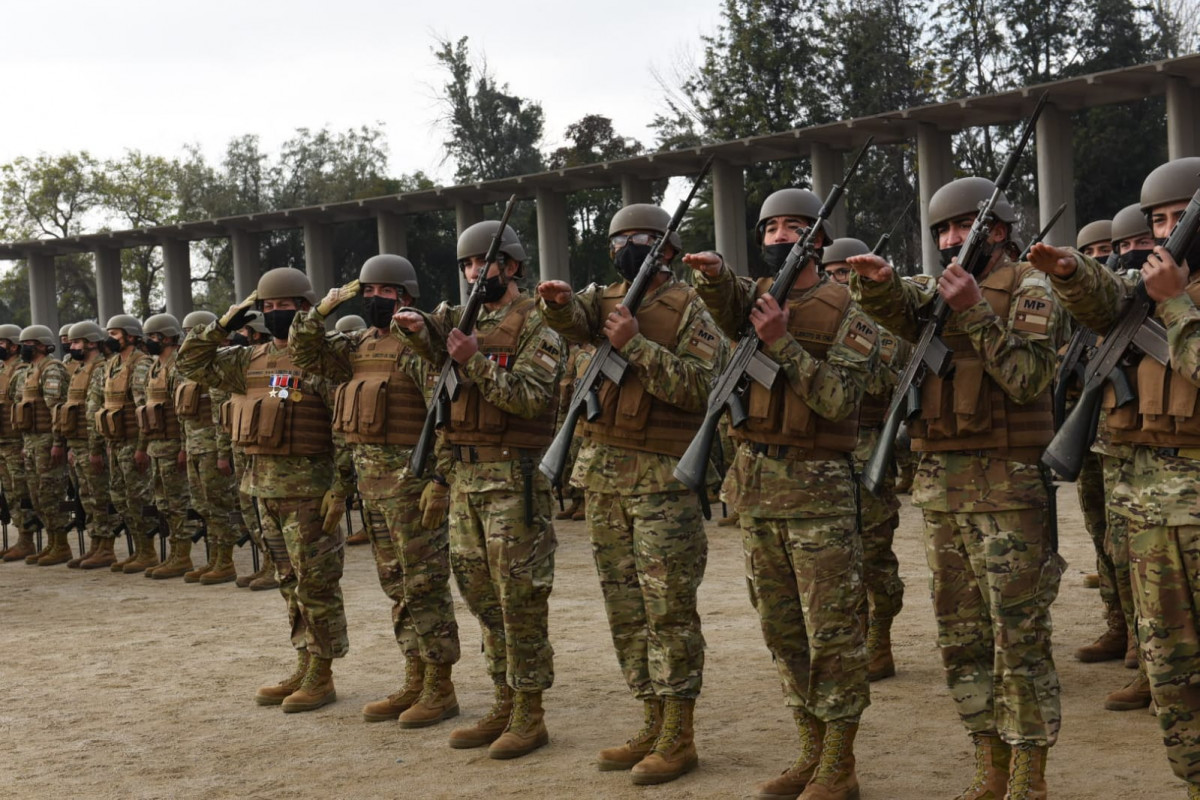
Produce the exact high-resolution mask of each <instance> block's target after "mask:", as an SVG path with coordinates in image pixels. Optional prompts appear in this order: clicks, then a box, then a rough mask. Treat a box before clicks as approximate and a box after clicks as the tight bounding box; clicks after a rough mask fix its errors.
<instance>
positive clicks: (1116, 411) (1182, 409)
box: [1102, 281, 1200, 447]
mask: <svg viewBox="0 0 1200 800" xmlns="http://www.w3.org/2000/svg"><path fill="white" fill-rule="evenodd" d="M1186 291H1187V293H1188V296H1189V297H1191V298H1192V302H1194V303H1198V304H1200V281H1197V282H1194V283H1192V284H1190V285H1189V286H1188V287H1187V290H1186ZM1124 369H1125V375H1126V377H1127V378H1128V379H1129V385H1130V386H1136V387H1137V399H1135V400H1134V401H1133V402H1131V403H1126V404H1125V405H1124V406H1121V407H1120V408H1117V398H1116V393H1115V392H1114V391H1113V388H1112V384H1105V386H1104V398H1103V401H1102V403H1103V407H1104V412H1105V421H1106V424H1107V425H1108V429H1109V430H1110V431H1111V432H1112V439H1113V442H1115V443H1120V444H1141V445H1151V446H1156V447H1200V408H1197V405H1196V398H1197V394H1198V392H1200V390H1198V389H1197V388H1196V385H1195V384H1193V383H1192V382H1191V381H1189V380H1188V379H1187V378H1185V377H1184V376H1183V375H1182V374H1181V373H1180V372H1179V371H1178V370H1175V369H1171V368H1170V367H1164V366H1163V365H1162V364H1159V363H1158V362H1157V361H1155V360H1154V359H1153V358H1148V357H1143V358H1142V359H1141V360H1140V361H1139V362H1138V363H1137V364H1135V365H1133V366H1130V367H1125V368H1124Z"/></svg>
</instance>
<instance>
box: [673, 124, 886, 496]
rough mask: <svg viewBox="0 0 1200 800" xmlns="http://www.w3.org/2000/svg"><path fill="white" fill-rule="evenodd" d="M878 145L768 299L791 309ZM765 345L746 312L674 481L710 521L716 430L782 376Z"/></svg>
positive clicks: (794, 252) (797, 247)
mask: <svg viewBox="0 0 1200 800" xmlns="http://www.w3.org/2000/svg"><path fill="white" fill-rule="evenodd" d="M873 141H874V137H871V138H870V139H867V143H866V144H864V145H863V147H862V149H861V150H859V151H858V155H856V156H855V157H854V161H853V162H851V164H850V167H849V169H847V170H846V174H845V175H844V176H843V177H842V182H841V183H840V184H834V185H833V188H832V189H830V190H829V195H828V196H827V197H826V198H825V202H824V203H823V204H822V205H821V210H820V211H819V212H818V213H817V218H816V219H815V220H813V223H812V225H810V226H809V227H808V230H806V231H805V232H804V235H803V236H801V237H800V238H799V239H798V240H797V241H796V243H795V244H794V245H792V249H791V251H790V252H788V256H787V259H786V260H785V261H784V262H783V266H782V267H780V268H779V272H778V273H776V275H775V280H774V281H773V282H772V283H771V288H770V289H769V290H768V292H767V293H768V294H770V295H771V297H773V298H775V300H776V302H778V303H779V305H780V306H783V305H784V304H786V303H787V296H788V293H790V292H791V291H792V285H793V284H794V283H795V282H796V278H798V277H799V276H800V272H801V271H802V270H803V269H804V268H805V266H807V264H808V262H809V261H810V260H812V259H814V258H815V257H816V246H815V245H814V243H813V240H814V239H816V236H817V233H818V232H820V231H821V229H822V226H823V224H824V222H825V220H827V219H829V216H830V215H831V214H832V213H833V211H834V209H835V208H837V204H838V202H839V201H840V200H841V199H842V194H843V193H844V192H845V191H846V189H845V187H846V186H847V185H848V184H849V183H850V180H851V179H852V178H853V177H854V173H855V172H856V171H857V170H858V164H859V162H860V161H862V157H863V154H864V153H866V152H867V150H868V149H869V148H870V147H871V144H872V142H873ZM885 244H886V243H885ZM761 345H762V340H760V339H759V338H758V333H757V332H755V330H754V326H753V325H752V324H750V315H749V312H747V315H746V319H744V320H742V326H741V332H740V333H739V336H738V343H737V346H736V347H735V348H734V351H733V354H732V355H731V356H730V358H729V363H728V364H726V365H725V370H724V371H723V372H722V373H721V374H720V375H719V376H718V377H717V380H716V382H715V383H714V384H713V388H712V391H710V392H709V393H708V407H707V409H706V410H705V412H704V422H702V423H701V424H700V430H698V431H697V432H696V435H695V437H693V438H692V442H691V444H689V445H688V448H687V450H685V451H684V453H683V455H682V456H680V458H679V463H678V464H676V465H675V472H674V474H675V477H676V478H677V479H678V480H679V481H680V482H681V483H683V484H684V485H685V486H687V487H688V488H689V489H691V490H692V491H693V492H695V493H696V494H698V495H700V497H701V505H702V507H703V510H704V518H705V519H709V518H710V512H709V508H708V498H707V496H706V493H705V490H706V487H705V482H704V478H705V475H706V473H707V471H708V457H709V453H711V452H712V448H713V441H714V440H715V439H716V437H717V425H719V424H720V422H721V417H722V416H723V415H724V414H725V411H726V409H728V410H729V422H730V424H731V425H733V427H735V428H740V427H741V426H742V424H743V423H745V421H746V409H745V406H744V404H743V403H742V397H743V395H744V394H745V393H746V391H747V390H748V389H749V386H750V381H752V380H753V381H755V382H756V383H759V384H761V385H762V386H764V387H766V388H767V389H770V388H771V386H772V384H774V383H775V376H776V375H777V374H778V372H779V364H777V363H776V362H775V361H773V360H772V359H770V358H768V357H767V356H765V355H763V354H762V353H761V352H760V350H759V348H760V347H761Z"/></svg>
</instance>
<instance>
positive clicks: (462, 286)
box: [454, 200, 483, 303]
mask: <svg viewBox="0 0 1200 800" xmlns="http://www.w3.org/2000/svg"><path fill="white" fill-rule="evenodd" d="M454 222H455V224H456V225H457V226H458V235H459V236H462V232H463V231H465V230H466V229H467V228H469V227H471V226H472V225H474V224H475V223H476V222H483V206H481V205H477V204H475V203H468V202H467V201H466V200H455V201H454ZM470 288H471V287H470V286H468V285H467V281H466V279H464V278H463V276H462V273H461V272H459V273H458V294H459V296H460V297H461V298H462V302H464V303H465V302H466V301H467V292H468V291H469V290H470Z"/></svg>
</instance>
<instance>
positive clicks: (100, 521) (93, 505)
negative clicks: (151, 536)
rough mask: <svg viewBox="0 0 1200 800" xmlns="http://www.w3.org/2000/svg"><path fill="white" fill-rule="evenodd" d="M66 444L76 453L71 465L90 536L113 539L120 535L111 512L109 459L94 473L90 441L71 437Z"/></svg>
mask: <svg viewBox="0 0 1200 800" xmlns="http://www.w3.org/2000/svg"><path fill="white" fill-rule="evenodd" d="M67 446H68V447H70V449H71V452H72V453H74V454H75V466H74V467H72V468H71V474H72V475H74V477H75V486H76V487H78V489H79V499H80V501H82V502H83V511H84V513H86V514H87V518H88V528H89V530H90V532H91V536H92V538H93V539H112V538H113V537H115V536H116V535H117V534H116V532H115V531H114V527H115V522H114V521H113V518H112V515H111V514H109V513H108V504H109V502H110V500H109V491H108V460H107V459H105V460H104V461H102V462H101V463H102V464H103V467H102V468H101V469H100V472H93V471H92V463H91V459H90V454H89V452H88V443H87V440H86V439H68V440H67Z"/></svg>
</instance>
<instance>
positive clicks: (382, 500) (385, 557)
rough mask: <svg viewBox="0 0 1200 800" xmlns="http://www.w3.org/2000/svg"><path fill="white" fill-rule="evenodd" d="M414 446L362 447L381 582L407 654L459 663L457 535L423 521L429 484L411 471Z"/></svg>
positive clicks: (359, 457)
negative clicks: (453, 563) (453, 542)
mask: <svg viewBox="0 0 1200 800" xmlns="http://www.w3.org/2000/svg"><path fill="white" fill-rule="evenodd" d="M411 452H412V451H411V450H410V449H408V448H398V447H378V446H356V447H355V448H354V466H355V471H356V472H357V473H358V480H359V487H360V489H361V491H362V494H363V503H364V505H365V508H364V510H365V511H366V516H367V523H368V532H369V533H370V536H371V551H372V553H374V555H375V569H376V571H377V572H378V573H379V586H380V587H381V588H382V589H383V593H384V594H386V595H387V596H388V597H389V598H390V599H391V601H392V631H393V632H394V633H395V635H396V642H397V643H398V644H399V645H400V649H401V651H403V653H404V655H405V656H419V657H420V659H421V660H422V661H424V662H425V663H426V664H453V663H455V662H457V661H458V657H459V644H458V623H457V622H456V621H455V619H454V597H453V596H452V595H451V594H450V535H449V530H448V527H447V524H446V523H444V522H443V523H442V525H441V526H440V527H438V528H437V529H436V530H432V531H431V530H426V529H425V527H424V526H423V525H421V510H420V508H419V505H418V504H419V502H420V500H421V491H422V490H423V489H424V488H425V481H424V480H422V479H420V478H414V477H413V476H412V474H411V473H409V472H407V470H406V467H407V464H408V460H409V456H410V454H411Z"/></svg>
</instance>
